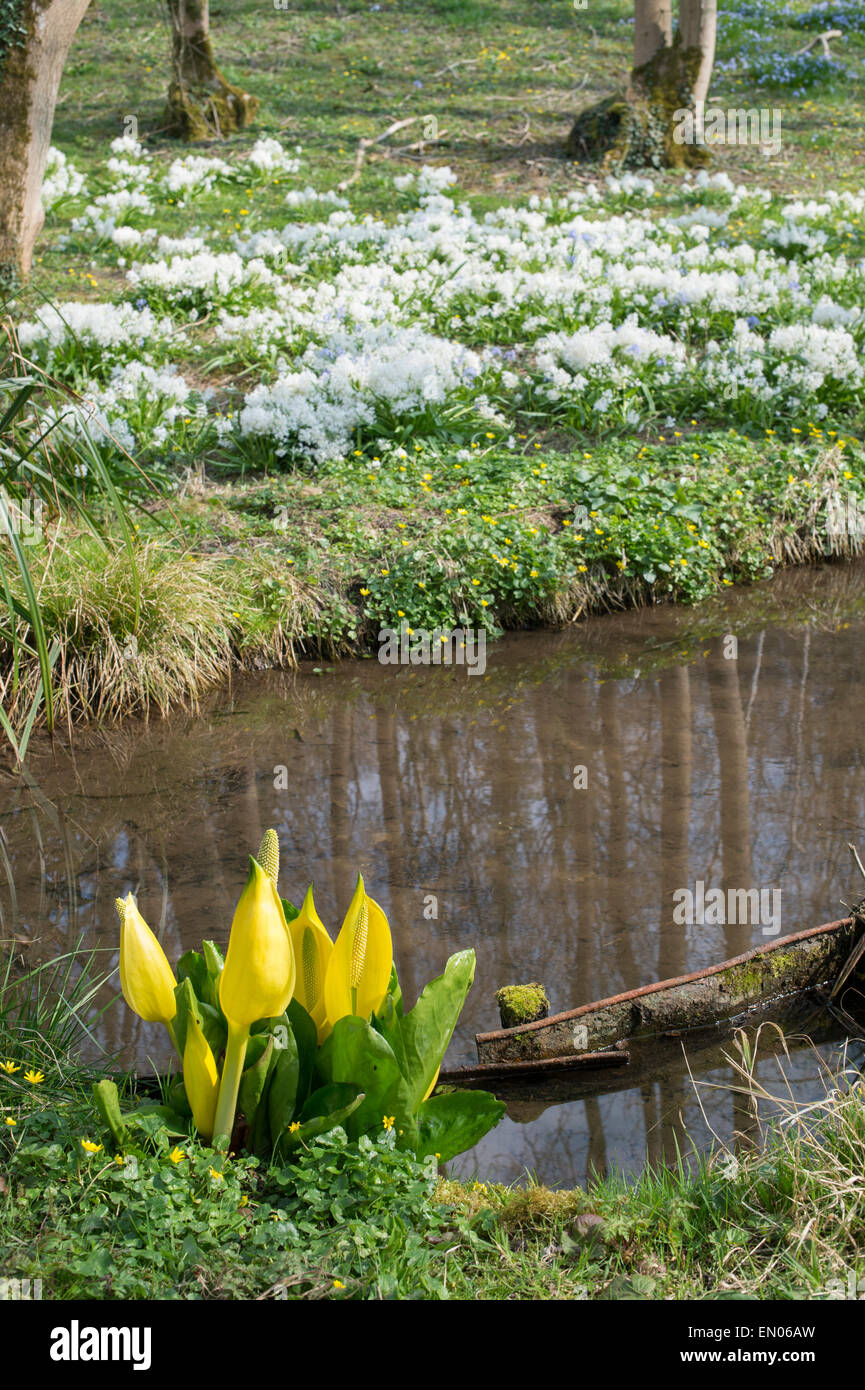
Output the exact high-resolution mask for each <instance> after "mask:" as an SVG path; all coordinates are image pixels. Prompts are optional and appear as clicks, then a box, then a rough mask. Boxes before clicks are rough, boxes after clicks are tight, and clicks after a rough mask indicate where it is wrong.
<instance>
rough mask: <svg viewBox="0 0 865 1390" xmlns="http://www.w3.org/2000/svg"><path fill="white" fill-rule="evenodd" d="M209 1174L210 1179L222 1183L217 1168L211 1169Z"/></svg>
mask: <svg viewBox="0 0 865 1390" xmlns="http://www.w3.org/2000/svg"><path fill="white" fill-rule="evenodd" d="M209 1172H210V1176H211V1177H212V1178H215V1179H216V1181H217V1182H222V1174H221V1173H220V1171H219V1169H218V1168H211V1169H210V1170H209Z"/></svg>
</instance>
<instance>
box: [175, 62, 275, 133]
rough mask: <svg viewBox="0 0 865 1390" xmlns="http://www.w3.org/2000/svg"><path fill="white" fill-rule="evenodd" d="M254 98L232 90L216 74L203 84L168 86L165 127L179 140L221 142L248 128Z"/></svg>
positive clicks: (236, 89) (255, 101)
mask: <svg viewBox="0 0 865 1390" xmlns="http://www.w3.org/2000/svg"><path fill="white" fill-rule="evenodd" d="M257 111H258V98H257V97H254V96H251V95H250V93H249V92H244V91H243V90H242V89H241V88H240V87H234V86H232V84H231V83H230V82H226V80H225V78H224V77H223V76H222V75H221V73H219V72H218V71H216V72H215V74H214V76H213V78H212V79H211V80H210V81H209V82H207V83H204V84H199V85H196V86H191V85H188V84H186V83H183V84H181V83H179V82H172V84H171V86H170V87H169V89H168V106H167V108H166V113H165V124H166V127H167V130H168V133H169V134H170V135H175V136H178V137H179V138H180V139H181V140H187V141H195V140H222V139H224V138H225V137H226V136H227V135H231V134H233V133H234V131H237V130H242V129H243V127H244V126H248V125H251V124H252V122H253V120H254V119H255V115H256V112H257Z"/></svg>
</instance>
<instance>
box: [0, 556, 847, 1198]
mask: <svg viewBox="0 0 865 1390" xmlns="http://www.w3.org/2000/svg"><path fill="white" fill-rule="evenodd" d="M863 612H865V567H863V566H861V565H852V566H846V567H843V568H840V567H839V568H829V569H825V570H822V571H819V572H816V573H815V572H802V573H791V574H789V575H785V576H781V577H780V578H779V579H778V580H776V581H774V582H773V584H771V585H769V586H763V587H761V588H760V589H758V590H756V591H753V592H751V593H749V594H744V595H743V594H736V595H730V596H728V597H727V599H726V600H725V602H724V603H713V604H711V605H708V606H706V607H705V608H702V609H700V610H690V611H674V610H670V609H654V610H647V611H645V612H642V613H632V614H621V615H617V616H611V617H607V618H603V619H595V620H592V621H590V622H588V623H586V624H585V625H583V626H581V627H579V628H577V629H573V630H570V631H567V632H564V633H559V634H541V633H532V634H517V635H513V636H511V637H509V638H507V639H506V640H505V641H503V642H502V643H500V644H498V645H495V646H492V647H491V648H490V649H489V651H488V666H487V672H486V674H485V676H484V677H482V678H480V677H473V678H468V677H467V676H466V674H465V672H464V671H460V670H448V669H446V668H433V669H424V668H419V667H412V668H407V669H401V668H386V667H381V666H379V665H378V663H376V662H375V661H365V662H356V663H347V664H344V665H342V666H337V667H336V668H335V669H333V670H324V671H322V672H321V673H319V674H316V673H315V672H314V670H313V667H312V665H311V664H310V665H306V666H304V667H303V668H302V669H301V670H300V671H299V672H298V673H296V674H289V675H285V674H282V675H280V674H268V675H263V676H261V677H258V678H256V679H255V680H249V681H246V682H243V683H240V684H237V685H236V686H235V687H234V689H233V690H232V691H231V692H230V693H229V694H227V695H226V694H223V695H220V696H218V697H214V698H213V699H212V700H211V701H210V702H209V704H208V705H207V706H206V707H205V708H204V709H203V710H202V712H201V714H200V716H199V717H197V718H192V717H178V718H175V719H172V720H171V721H168V722H160V723H155V724H151V725H150V726H144V725H141V724H137V723H130V724H125V725H123V726H122V727H120V728H119V729H114V730H101V731H94V732H91V733H88V734H82V735H80V736H79V737H78V738H77V739H76V743H75V747H74V749H72V750H71V751H70V750H69V749H68V748H66V747H64V746H63V745H62V743H60V742H59V741H58V744H57V746H56V748H55V749H54V750H53V751H52V750H51V749H50V747H47V746H42V747H41V748H38V749H37V751H36V753H35V754H34V756H33V759H32V763H31V773H32V776H33V779H34V785H32V786H29V787H28V786H25V785H24V784H23V783H22V782H21V781H20V779H14V778H4V779H3V780H2V782H0V791H2V797H3V803H2V812H0V830H2V834H0V878H2V877H3V876H4V873H5V877H6V885H5V888H4V891H3V893H2V896H0V911H2V932H3V936H4V937H6V938H9V937H10V936H16V937H18V936H20V937H26V938H28V939H30V940H32V941H33V942H34V945H33V947H32V948H31V952H32V953H39V954H43V955H44V954H48V953H50V952H53V951H56V950H58V949H60V948H63V947H66V946H68V945H71V944H73V943H74V942H75V941H76V940H77V938H78V937H79V935H81V934H82V933H83V934H84V937H85V939H86V940H87V941H88V942H90V943H99V944H102V945H104V946H105V947H106V948H107V949H108V950H113V947H114V943H115V941H116V928H115V918H114V912H113V906H112V904H113V899H114V898H115V896H116V895H117V894H118V893H123V892H125V891H126V890H127V889H129V888H131V889H132V890H133V891H134V892H135V893H136V894H137V895H138V898H139V904H140V906H141V909H142V911H143V913H144V915H145V917H146V918H147V920H148V921H149V922H150V923H151V924H152V926H153V927H154V930H156V931H157V933H158V935H159V936H160V938H161V940H162V941H163V944H164V946H165V948H166V950H167V952H168V954H169V956H170V957H171V958H175V957H176V956H178V955H179V954H180V953H181V952H182V951H183V950H184V949H186V948H187V947H188V946H189V945H191V944H196V943H197V942H198V941H199V940H200V938H201V937H202V936H212V937H214V938H215V939H216V940H217V941H220V942H224V941H225V939H226V937H227V931H228V926H229V924H230V921H231V915H232V912H233V908H234V904H235V902H236V899H237V896H238V894H239V891H240V888H241V886H242V884H243V882H244V879H245V858H246V854H247V852H248V851H249V849H250V848H252V847H254V846H255V845H256V844H257V843H258V841H259V839H260V836H261V833H262V830H263V829H264V828H265V827H266V826H268V825H273V826H275V827H276V829H277V831H278V832H279V836H280V841H281V844H282V847H283V875H282V887H283V891H284V892H285V893H286V895H287V896H290V897H292V898H293V899H294V900H299V899H300V897H301V896H302V894H303V891H304V889H305V888H306V885H307V882H308V881H309V879H310V878H312V879H313V880H314V882H315V886H316V902H317V905H318V907H319V911H320V913H321V916H322V918H323V919H324V920H325V922H326V923H328V925H329V926H330V927H331V929H332V930H335V929H336V928H337V927H338V925H339V922H340V920H341V915H342V912H343V911H344V909H345V907H346V905H347V903H348V899H349V897H350V893H351V888H352V884H353V881H354V875H355V873H356V871H357V869H358V868H360V869H361V870H362V872H363V873H364V876H365V878H366V879H367V883H368V886H369V890H370V892H371V893H372V894H373V896H375V897H376V898H377V899H378V900H379V901H380V902H381V903H382V905H383V906H384V908H385V910H386V911H387V913H388V916H389V918H390V920H391V923H392V926H393V931H394V940H395V947H396V954H397V959H398V962H399V965H400V973H401V977H402V980H403V989H404V993H405V994H406V996H407V997H408V998H410V999H411V998H413V997H414V996H415V994H416V993H417V990H418V989H419V988H420V987H421V986H422V985H423V983H424V982H425V981H426V980H427V979H428V978H429V977H430V976H431V975H433V974H435V973H438V971H439V970H440V969H441V967H442V965H443V963H444V961H445V959H446V957H447V955H448V954H449V953H451V952H452V951H455V950H458V949H460V948H461V947H464V946H469V945H474V946H475V947H476V948H477V951H478V972H477V980H476V984H475V987H474V989H473V991H472V994H471V996H470V1000H469V1004H468V1006H467V1008H466V1011H465V1014H464V1017H463V1021H462V1025H461V1028H460V1030H459V1034H458V1036H457V1037H456V1038H455V1039H454V1044H453V1047H452V1050H451V1053H450V1055H449V1062H450V1063H451V1064H454V1065H456V1064H459V1063H462V1062H470V1061H472V1060H473V1059H474V1043H473V1036H474V1033H475V1032H478V1031H485V1030H486V1029H488V1028H490V1027H493V1026H495V1024H496V1017H495V1008H494V1004H493V994H494V992H495V990H496V988H497V987H498V986H499V985H501V984H503V983H509V982H513V981H518V980H533V979H538V980H541V981H542V982H544V983H545V985H546V986H547V990H548V993H549V995H550V998H551V1001H552V1003H553V1006H554V1008H555V1009H564V1008H569V1007H573V1006H575V1005H577V1004H581V1003H584V1002H586V1001H589V1000H591V999H594V998H599V997H601V996H603V995H607V994H613V993H616V992H618V991H620V990H625V989H629V988H632V987H634V986H637V985H640V984H644V983H647V982H649V981H651V980H653V979H658V978H663V977H666V976H669V975H674V974H679V973H683V972H685V971H689V970H695V969H699V968H700V967H702V966H705V965H709V964H711V963H712V962H713V961H715V960H719V959H722V958H723V957H725V956H730V955H734V954H737V953H738V952H740V951H742V950H746V949H748V948H749V947H750V946H752V945H756V944H759V943H760V942H761V941H765V939H766V938H765V937H764V936H763V934H762V930H761V926H760V925H759V924H750V923H744V924H742V923H719V924H717V925H705V924H703V925H701V924H699V923H695V924H692V925H688V924H684V925H678V924H677V923H676V921H675V920H674V915H673V908H674V901H675V900H674V896H673V895H674V894H675V893H676V892H677V890H681V889H683V888H687V887H692V886H693V885H694V883H695V882H696V881H697V880H702V881H703V882H704V883H705V884H706V885H707V887H708V886H710V885H711V886H715V887H720V888H722V889H724V890H726V889H728V888H749V887H758V888H770V889H771V888H780V889H781V891H782V907H783V920H782V924H781V930H782V931H783V932H790V931H795V930H798V929H800V928H803V927H807V926H811V925H815V924H816V923H818V922H821V921H824V920H827V919H829V918H833V917H836V916H838V915H840V911H839V907H838V904H839V898H842V897H848V898H850V897H852V896H853V894H854V893H855V891H856V890H855V886H854V881H853V875H852V873H851V872H850V865H849V862H848V857H847V851H846V848H845V845H846V841H847V840H848V839H851V838H852V839H855V838H857V836H858V835H859V833H860V832H865V804H863V803H865V779H863V778H862V775H861V773H862V766H863V755H865V732H863V722H862V719H861V680H860V675H861V665H862V650H863V635H865V619H863ZM730 636H735V637H736V639H737V642H738V652H737V655H736V657H735V659H732V658H731V657H730V656H729V649H730V643H729V638H730ZM581 767H584V768H585V778H586V787H585V789H579V788H578V786H577V785H575V782H576V783H579V781H580V780H581V779H580V777H579V776H577V770H578V769H579V768H581ZM102 1038H103V1041H104V1043H105V1045H106V1046H107V1047H108V1048H109V1049H111V1050H112V1051H118V1052H120V1054H121V1055H122V1056H123V1057H124V1058H125V1059H127V1060H133V1059H134V1060H136V1061H137V1060H140V1059H141V1058H142V1057H144V1056H151V1057H152V1058H154V1059H155V1060H157V1061H159V1060H162V1059H163V1058H164V1043H163V1038H162V1036H161V1034H160V1032H159V1030H156V1029H152V1028H148V1027H147V1026H146V1025H144V1024H142V1023H141V1022H140V1020H138V1019H136V1018H134V1017H133V1016H132V1015H131V1014H130V1013H129V1012H128V1011H127V1010H125V1009H123V1008H116V1009H111V1010H109V1012H108V1014H107V1015H106V1018H105V1020H104V1027H103V1030H102ZM801 1065H802V1066H803V1067H805V1066H806V1065H807V1063H806V1062H805V1061H802V1063H801ZM802 1085H803V1086H805V1088H806V1090H807V1083H806V1081H805V1080H803V1081H802ZM713 1104H714V1106H715V1108H714V1110H713V1112H712V1114H711V1115H710V1119H711V1120H712V1123H715V1122H717V1126H718V1129H719V1131H724V1132H729V1130H730V1128H731V1125H732V1124H733V1121H734V1113H733V1106H732V1103H731V1100H730V1097H729V1096H727V1097H725V1098H723V1100H718V1101H717V1103H715V1102H713ZM680 1112H681V1113H682V1114H684V1115H685V1117H686V1118H687V1119H688V1120H689V1121H691V1122H693V1123H695V1125H696V1127H697V1130H698V1131H699V1132H700V1133H701V1134H705V1132H706V1130H705V1124H704V1123H703V1121H702V1120H701V1117H700V1111H699V1106H698V1105H697V1103H696V1101H695V1097H694V1091H693V1087H692V1086H691V1084H690V1082H689V1080H688V1078H687V1075H686V1074H683V1075H679V1076H678V1077H672V1078H670V1077H668V1078H666V1079H665V1080H664V1081H663V1083H661V1082H658V1083H654V1084H652V1085H649V1086H647V1087H645V1088H644V1089H643V1090H640V1089H633V1090H630V1091H627V1092H624V1093H617V1094H615V1095H608V1096H595V1097H592V1098H590V1100H587V1101H582V1100H581V1101H577V1102H573V1103H571V1104H566V1105H560V1106H557V1107H555V1108H554V1109H547V1110H545V1111H543V1113H541V1114H540V1115H539V1116H537V1117H536V1118H535V1119H534V1120H533V1121H532V1123H531V1124H525V1123H522V1122H520V1121H519V1120H518V1119H509V1120H508V1121H507V1122H506V1123H505V1124H503V1126H502V1127H501V1128H500V1129H499V1130H498V1131H497V1132H495V1133H494V1134H492V1135H491V1136H489V1137H488V1139H487V1140H485V1141H484V1143H483V1144H482V1145H481V1146H480V1148H479V1150H478V1151H477V1152H476V1153H475V1154H473V1155H471V1156H470V1157H469V1158H468V1159H467V1160H463V1161H462V1164H461V1166H462V1169H463V1170H464V1171H468V1170H470V1169H471V1167H472V1166H474V1165H477V1166H478V1167H479V1168H481V1169H483V1171H484V1172H485V1174H486V1175H487V1176H502V1177H505V1176H511V1177H512V1176H516V1175H518V1174H519V1172H520V1171H521V1170H522V1169H523V1168H525V1167H529V1168H533V1169H534V1170H535V1171H537V1172H538V1173H539V1174H540V1175H541V1176H542V1177H543V1178H545V1179H546V1180H548V1181H553V1182H555V1181H565V1182H567V1181H582V1180H584V1178H585V1174H586V1169H587V1166H590V1165H594V1166H595V1167H596V1168H603V1167H605V1166H606V1165H608V1164H609V1165H620V1166H624V1167H630V1166H634V1165H639V1163H640V1162H641V1161H642V1159H643V1157H644V1156H645V1152H646V1150H647V1148H648V1151H649V1153H650V1155H651V1156H653V1157H655V1158H657V1157H659V1156H661V1155H664V1154H668V1153H669V1152H671V1146H672V1144H673V1136H674V1135H675V1134H676V1133H677V1132H678V1129H677V1117H678V1115H679V1113H680ZM735 1120H736V1123H737V1124H738V1123H740V1121H741V1120H742V1117H741V1116H736V1117H735Z"/></svg>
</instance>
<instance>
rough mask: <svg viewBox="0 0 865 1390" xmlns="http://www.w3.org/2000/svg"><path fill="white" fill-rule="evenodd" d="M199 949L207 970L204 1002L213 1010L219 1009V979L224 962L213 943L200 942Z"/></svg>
mask: <svg viewBox="0 0 865 1390" xmlns="http://www.w3.org/2000/svg"><path fill="white" fill-rule="evenodd" d="M201 949H202V951H203V952H204V964H205V966H206V968H207V994H206V996H205V999H204V1002H205V1003H206V1004H210V1005H212V1007H213V1008H214V1009H219V977H220V975H221V974H222V968H223V966H224V965H225V960H224V959H223V955H222V952H221V951H220V949H219V947H218V946H217V944H216V942H215V941H202V943H201ZM220 1012H221V1010H220Z"/></svg>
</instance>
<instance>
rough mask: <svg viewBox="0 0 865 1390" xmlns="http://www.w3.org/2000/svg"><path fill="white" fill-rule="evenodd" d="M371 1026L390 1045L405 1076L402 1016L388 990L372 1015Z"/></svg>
mask: <svg viewBox="0 0 865 1390" xmlns="http://www.w3.org/2000/svg"><path fill="white" fill-rule="evenodd" d="M373 1027H374V1028H375V1029H376V1031H377V1032H379V1033H381V1035H382V1037H383V1038H384V1039H385V1040H386V1041H387V1043H388V1044H389V1046H390V1049H391V1052H392V1053H393V1055H394V1057H396V1060H397V1065H398V1066H399V1069H400V1071H401V1073H402V1075H403V1077H405V1075H406V1071H407V1066H406V1055H405V1043H404V1042H403V1036H402V1016H401V1014H400V1012H399V1011H398V1009H397V1002H396V999H395V998H394V996H393V995H392V994H391V993H390V992H388V993H387V994H386V995H385V998H384V1003H383V1004H382V1006H381V1008H380V1009H379V1011H378V1013H377V1014H375V1015H374V1016H373Z"/></svg>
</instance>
